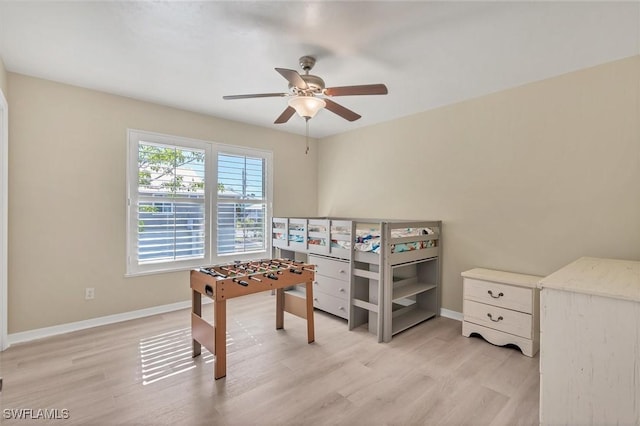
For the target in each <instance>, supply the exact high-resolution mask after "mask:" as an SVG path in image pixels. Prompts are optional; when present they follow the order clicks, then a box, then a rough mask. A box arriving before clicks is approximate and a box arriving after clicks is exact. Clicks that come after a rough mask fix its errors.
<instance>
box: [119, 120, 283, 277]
mask: <svg viewBox="0 0 640 426" xmlns="http://www.w3.org/2000/svg"><path fill="white" fill-rule="evenodd" d="M271 164H272V161H271V153H269V152H266V151H259V150H254V149H247V148H240V147H234V146H230V145H221V144H214V143H211V142H205V141H198V140H193V139H186V138H180V137H175V136H167V135H159V134H154V133H148V132H141V131H136V130H130V131H129V151H128V169H127V185H128V221H127V241H128V243H127V244H128V245H127V274H128V275H136V274H142V273H152V272H163V271H171V270H180V269H189V268H192V267H197V266H203V265H211V264H216V263H222V262H229V261H230V260H231V259H229V256H233V260H245V259H250V258H258V257H267V256H268V252H269V250H270V240H269V239H267V238H266V236H267V235H268V230H267V229H266V224H268V223H269V221H268V220H267V218H268V217H269V215H270V207H271V175H272V171H271V167H272V166H271Z"/></svg>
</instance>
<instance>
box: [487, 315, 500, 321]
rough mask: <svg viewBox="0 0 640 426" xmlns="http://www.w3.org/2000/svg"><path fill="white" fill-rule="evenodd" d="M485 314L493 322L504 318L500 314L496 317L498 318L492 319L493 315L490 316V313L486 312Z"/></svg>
mask: <svg viewBox="0 0 640 426" xmlns="http://www.w3.org/2000/svg"><path fill="white" fill-rule="evenodd" d="M487 316H488V317H489V319H490V320H491V321H493V322H499V321H502V320H503V319H504V318H502V315H500V316H499V317H498V319H493V317H492V316H491V314H487Z"/></svg>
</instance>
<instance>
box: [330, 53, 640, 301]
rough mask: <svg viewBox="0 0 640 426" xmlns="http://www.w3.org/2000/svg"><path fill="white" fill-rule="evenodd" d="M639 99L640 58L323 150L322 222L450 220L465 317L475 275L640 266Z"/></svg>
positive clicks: (447, 297)
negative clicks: (466, 294)
mask: <svg viewBox="0 0 640 426" xmlns="http://www.w3.org/2000/svg"><path fill="white" fill-rule="evenodd" d="M389 90H390V93H391V94H393V87H390V88H389ZM423 95H424V96H428V94H423ZM639 99H640V57H638V56H635V57H632V58H629V59H625V60H621V61H616V62H614V63H609V64H605V65H602V66H599V67H595V68H592V69H587V70H582V71H578V72H574V73H571V74H567V75H563V76H560V77H557V78H553V79H549V80H545V81H541V82H537V83H533V84H529V85H526V86H522V87H518V88H515V89H512V90H507V91H504V92H500V93H496V94H492V95H489V96H484V97H481V98H478V99H475V100H471V101H467V102H462V103H459V104H456V105H451V106H448V107H444V108H440V109H437V110H433V111H428V112H425V113H422V114H418V115H414V116H411V117H406V118H403V119H400V120H394V121H390V122H387V123H383V124H380V125H376V126H371V127H369V128H364V129H360V130H356V131H352V132H349V133H346V134H342V135H338V136H335V137H331V138H327V139H324V140H321V141H320V142H319V144H318V146H319V151H320V154H319V163H318V164H319V168H318V172H319V175H318V183H319V202H318V204H319V214H321V215H336V216H353V217H382V218H406V219H441V220H443V221H444V226H443V228H444V235H443V240H444V245H443V247H444V268H443V300H442V302H443V307H444V308H447V309H450V310H454V311H458V312H461V311H462V280H461V278H460V273H461V272H462V271H464V270H466V269H469V268H472V267H485V268H496V269H501V270H507V271H515V272H523V273H530V274H538V275H547V274H549V273H551V272H553V271H554V270H556V269H558V268H559V267H561V266H563V265H565V264H566V263H569V262H570V261H573V260H575V259H576V258H578V257H580V256H601V257H612V258H623V259H640V107H639ZM378 101H379V102H382V103H383V102H384V99H379V100H378ZM356 166H358V167H356Z"/></svg>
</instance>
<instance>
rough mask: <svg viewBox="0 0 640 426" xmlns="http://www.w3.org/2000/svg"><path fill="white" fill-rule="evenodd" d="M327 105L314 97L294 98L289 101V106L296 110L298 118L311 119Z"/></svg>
mask: <svg viewBox="0 0 640 426" xmlns="http://www.w3.org/2000/svg"><path fill="white" fill-rule="evenodd" d="M326 105H327V103H326V102H325V101H324V100H322V99H320V98H316V97H315V96H296V97H293V98H291V99H289V106H290V107H291V108H293V109H295V110H296V112H297V113H298V115H299V116H300V117H304V118H313V117H315V115H316V114H317V113H318V111H320V110H321V109H322V108H324V107H325V106H326Z"/></svg>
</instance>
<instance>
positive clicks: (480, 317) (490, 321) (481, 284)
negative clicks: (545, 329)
mask: <svg viewBox="0 0 640 426" xmlns="http://www.w3.org/2000/svg"><path fill="white" fill-rule="evenodd" d="M462 277H463V286H464V289H463V294H464V301H463V313H464V320H463V322H462V334H463V335H464V336H467V337H469V336H470V335H471V334H472V333H477V334H479V335H480V336H482V337H483V338H484V339H485V340H487V341H488V342H491V343H493V344H495V345H501V346H502V345H506V344H514V345H516V346H518V347H519V348H520V350H521V351H522V353H523V354H525V355H527V356H530V357H532V356H534V355H535V354H536V353H537V352H538V348H539V345H540V340H539V335H540V333H539V316H538V306H539V292H538V289H537V284H538V282H539V281H540V279H542V277H539V276H535V275H525V274H516V273H513V272H503V271H494V270H491V269H482V268H476V269H471V270H469V271H465V272H463V273H462Z"/></svg>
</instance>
